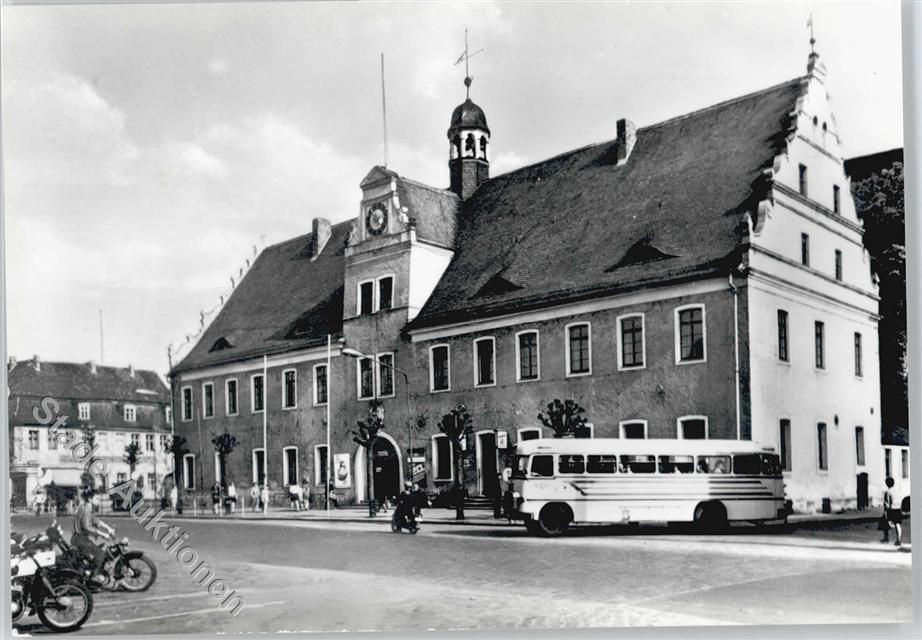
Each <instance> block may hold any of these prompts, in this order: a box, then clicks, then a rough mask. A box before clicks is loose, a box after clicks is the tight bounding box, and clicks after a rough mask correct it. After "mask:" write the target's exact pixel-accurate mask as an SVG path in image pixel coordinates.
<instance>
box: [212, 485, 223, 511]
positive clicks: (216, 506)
mask: <svg viewBox="0 0 922 640" xmlns="http://www.w3.org/2000/svg"><path fill="white" fill-rule="evenodd" d="M211 508H212V510H213V511H214V514H215V515H216V516H217V515H220V514H221V485H220V484H218V483H217V482H215V483H214V485H213V486H212V487H211Z"/></svg>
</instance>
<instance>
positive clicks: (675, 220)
mask: <svg viewBox="0 0 922 640" xmlns="http://www.w3.org/2000/svg"><path fill="white" fill-rule="evenodd" d="M825 80H826V72H825V68H824V66H823V64H822V63H821V62H820V61H819V56H818V55H817V54H815V53H813V54H811V55H810V57H809V60H808V65H807V73H806V75H804V76H801V77H797V78H794V79H793V80H790V81H788V82H783V83H781V84H778V85H776V86H773V87H769V88H767V89H764V90H762V91H758V92H756V93H752V94H750V95H746V96H742V97H739V98H736V99H734V100H729V101H727V102H723V103H721V104H717V105H714V106H712V107H708V108H706V109H702V110H700V111H695V112H693V113H689V114H687V115H683V116H681V117H677V118H673V119H671V120H668V121H666V122H662V123H659V124H655V125H651V126H648V127H643V128H639V129H638V128H636V127H635V126H634V125H633V124H632V123H631V122H630V121H629V120H618V121H617V122H615V121H613V122H612V134H613V136H614V137H613V139H612V140H610V141H608V142H603V143H601V144H594V145H590V146H587V147H583V148H581V149H576V150H572V151H566V152H564V153H561V154H560V155H558V156H555V157H553V158H551V159H549V160H545V161H543V162H539V163H536V164H533V165H531V166H527V167H524V168H522V169H518V170H516V171H512V172H510V173H506V174H504V175H500V176H495V177H494V176H491V175H490V156H491V154H492V153H493V149H492V146H491V142H490V136H491V131H490V128H489V126H488V125H487V117H486V114H485V112H484V110H482V109H481V108H480V107H479V106H477V105H476V104H474V103H473V102H472V101H471V100H470V99H469V98H468V99H467V100H465V102H464V103H463V104H461V105H460V106H458V107H457V108H456V109H455V110H454V112H453V113H452V115H451V119H450V125H449V128H448V132H447V139H446V145H447V149H448V157H449V159H448V175H447V176H446V177H447V178H448V183H449V185H450V186H449V188H441V187H433V186H428V185H424V184H420V183H419V182H415V181H413V180H411V179H408V178H405V177H403V176H401V175H399V174H398V173H397V172H395V171H393V170H391V169H388V168H383V167H374V168H373V169H371V171H369V173H368V174H367V175H366V176H365V177H364V179H362V180H361V190H362V197H361V202H360V203H357V204H358V211H357V215H356V217H355V218H354V219H352V220H349V221H347V222H343V223H340V224H336V225H331V224H330V222H328V221H327V220H324V219H316V220H314V222H313V228H312V230H311V232H310V233H307V234H306V235H303V236H300V237H296V238H292V239H290V240H288V241H285V242H282V243H280V244H277V245H274V246H272V247H269V248H267V249H265V250H264V251H263V252H262V253H261V255H260V256H259V257H258V259H257V260H256V262H255V264H254V265H253V266H252V268H251V269H250V270H249V272H248V273H247V275H246V276H245V278H244V279H243V281H242V282H240V284H239V285H238V286H237V288H236V290H235V291H234V293H233V295H232V296H231V297H230V299H229V300H228V301H227V303H226V304H225V305H224V307H223V309H222V310H221V311H220V313H219V315H218V316H217V317H216V318H215V320H214V321H213V322H212V323H211V325H210V326H208V327H207V329H206V330H205V331H204V333H203V334H202V336H201V337H200V339H199V340H198V342H197V344H196V345H195V346H194V347H193V348H192V349H191V351H190V352H189V353H188V354H187V355H186V356H185V357H184V359H182V361H181V362H179V363H178V364H177V365H176V366H175V367H174V368H173V370H172V372H171V380H172V392H173V403H174V408H175V411H176V416H177V420H176V430H177V433H178V434H180V435H183V436H184V437H186V438H187V440H188V442H189V443H190V445H191V447H190V448H191V449H192V453H190V454H189V455H188V456H187V458H186V460H185V461H184V465H183V468H184V471H185V473H184V476H185V477H184V482H185V484H186V488H187V489H188V490H193V491H199V490H201V488H202V487H201V486H200V484H201V483H202V482H204V484H206V485H211V484H212V483H213V482H214V480H215V478H217V477H219V473H218V470H217V469H216V466H217V462H216V460H217V456H216V454H215V452H214V449H213V447H212V446H211V445H210V444H209V443H210V441H211V438H212V437H213V435H216V434H220V433H224V432H227V433H230V434H232V435H234V436H235V437H236V438H237V439H238V440H239V441H240V445H239V446H238V447H237V449H236V450H234V452H233V453H232V454H231V455H229V456H228V457H227V461H226V465H227V468H226V469H225V471H226V472H227V474H228V477H229V478H230V479H233V480H234V482H235V483H236V485H237V487H238V491H239V489H240V488H241V487H246V486H248V485H249V484H251V483H253V482H257V481H259V480H261V479H262V478H263V477H264V478H265V480H266V481H267V482H268V483H269V485H270V487H271V488H280V487H284V486H285V485H287V484H290V483H292V482H296V481H300V480H302V479H304V478H307V479H308V480H309V482H310V483H311V485H312V487H313V488H314V491H315V492H320V491H322V489H321V488H322V487H323V486H324V481H325V480H326V479H327V474H328V467H327V462H326V461H327V453H330V454H331V456H330V458H331V459H332V460H333V462H332V465H333V469H332V474H330V475H331V479H333V480H334V481H335V482H336V485H337V487H338V489H337V493H338V495H339V497H340V499H341V501H342V500H343V499H345V500H349V501H351V500H359V501H361V500H364V499H366V496H365V477H364V474H365V465H364V462H363V461H364V455H365V454H364V451H363V450H362V448H361V447H360V446H358V445H357V444H355V443H354V442H353V439H352V438H353V434H352V432H353V430H355V429H356V422H357V421H358V420H362V419H366V418H367V416H368V411H369V405H370V403H371V402H372V401H378V402H380V403H381V405H382V407H383V416H384V424H385V430H384V433H383V437H382V438H380V439H379V443H378V445H376V451H375V452H374V454H375V456H374V459H375V464H374V473H375V487H376V493H379V494H380V495H384V494H389V493H396V492H397V491H398V490H399V489H398V487H399V484H400V482H401V480H402V478H404V477H408V476H409V475H410V474H409V472H408V468H407V465H408V464H410V461H411V460H412V464H413V467H414V474H415V477H416V478H417V479H418V480H424V481H425V483H426V485H427V487H428V489H429V491H431V492H434V491H438V490H440V489H443V488H445V487H447V486H448V485H449V484H450V483H451V482H452V480H453V473H454V470H453V469H452V465H451V462H450V461H451V452H450V448H449V447H450V445H449V443H448V441H447V439H446V438H445V437H444V436H442V435H440V432H439V430H438V428H437V423H438V421H439V419H440V417H441V416H442V415H444V414H445V413H447V412H448V411H449V410H450V409H451V408H453V407H455V406H456V405H458V404H459V403H463V404H465V405H466V407H467V408H468V410H469V412H470V414H471V416H472V419H473V432H472V433H471V435H470V436H469V437H468V438H467V442H466V443H465V447H464V448H465V456H464V460H465V463H464V466H463V468H464V471H465V478H464V482H465V484H466V485H467V487H468V490H469V491H470V493H471V494H472V495H491V494H492V493H493V492H495V490H496V486H497V479H496V478H497V472H498V471H500V470H499V469H498V468H497V467H498V456H497V445H500V446H502V445H503V443H504V442H505V443H507V444H508V445H514V444H515V442H517V441H520V440H522V439H527V438H533V437H550V436H551V434H550V433H549V432H548V431H547V430H542V427H541V424H540V422H539V421H538V420H537V414H538V413H539V412H540V411H542V410H544V408H545V406H546V405H547V403H548V402H550V401H552V400H554V399H555V398H559V399H562V400H564V399H573V400H575V401H576V402H578V403H579V404H580V405H582V406H583V407H584V408H585V409H586V414H585V415H586V416H587V418H588V421H589V423H590V425H589V427H588V428H587V429H586V430H585V432H584V433H582V434H581V435H582V436H586V437H597V438H600V437H601V438H678V439H701V438H708V439H723V440H734V439H740V440H754V441H757V442H759V443H762V444H764V445H766V446H772V447H774V448H775V449H776V450H778V451H779V452H780V454H781V458H782V464H783V468H784V476H785V480H786V486H787V493H788V496H789V497H790V498H791V499H792V500H793V501H794V504H795V508H797V509H800V510H818V509H820V508H822V506H823V502H824V499H828V501H829V502H828V503H827V506H828V507H831V508H833V509H837V508H840V507H847V506H863V505H865V504H868V499H869V497H870V499H871V500H872V501H874V500H878V499H879V495H880V493H881V491H882V484H883V477H882V473H883V466H882V458H883V454H882V451H881V447H880V442H881V440H880V429H881V425H880V388H879V380H878V378H879V375H878V374H879V366H878V332H877V322H878V315H877V313H878V297H877V288H876V285H875V282H874V276H873V274H872V272H871V268H870V260H869V258H868V255H867V253H866V252H865V250H864V248H863V245H862V233H863V231H862V225H861V223H860V221H859V219H858V217H857V215H856V213H855V206H854V203H853V201H852V197H851V194H850V189H849V178H848V176H847V175H846V174H845V171H844V168H843V158H842V151H841V149H842V147H841V143H840V140H839V136H838V130H837V127H836V122H835V119H834V117H833V114H832V111H831V108H830V102H829V98H828V95H827V89H826V84H825ZM357 179H358V177H357ZM355 352H360V353H362V354H367V355H368V356H372V358H365V359H362V358H357V357H350V354H351V356H355V355H356V353H355ZM264 365H265V370H264ZM388 365H389V366H388ZM391 367H394V368H396V370H397V371H395V370H394V369H393V368H391ZM264 371H265V372H264ZM403 374H405V377H404V375H403ZM328 416H329V420H330V423H329V426H330V438H331V439H330V442H331V451H329V452H328V451H327V448H326V446H327V418H328ZM420 417H425V418H426V420H425V424H424V425H422V426H420V420H419V418H420ZM264 419H265V428H266V444H267V446H266V448H265V449H264V448H263V427H264ZM201 434H204V435H201ZM410 441H412V444H411V442H410ZM199 442H204V443H205V444H204V450H203V451H202V450H199V445H198V443H199ZM411 447H412V451H411V450H410V449H411ZM202 479H203V480H202ZM206 488H207V486H206Z"/></svg>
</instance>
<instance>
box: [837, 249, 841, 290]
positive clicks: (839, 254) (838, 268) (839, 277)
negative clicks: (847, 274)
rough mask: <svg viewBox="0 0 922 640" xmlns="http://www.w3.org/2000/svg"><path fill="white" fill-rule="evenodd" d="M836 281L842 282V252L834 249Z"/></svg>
mask: <svg viewBox="0 0 922 640" xmlns="http://www.w3.org/2000/svg"><path fill="white" fill-rule="evenodd" d="M836 280H838V281H839V282H841V281H842V252H841V251H839V250H838V249H836Z"/></svg>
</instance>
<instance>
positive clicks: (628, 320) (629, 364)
mask: <svg viewBox="0 0 922 640" xmlns="http://www.w3.org/2000/svg"><path fill="white" fill-rule="evenodd" d="M618 331H619V333H620V334H621V335H620V338H619V342H618V346H619V347H620V350H621V354H620V355H621V357H620V362H619V368H621V369H632V368H635V367H642V366H643V365H644V336H643V316H642V315H636V316H627V317H625V318H621V319H619V321H618Z"/></svg>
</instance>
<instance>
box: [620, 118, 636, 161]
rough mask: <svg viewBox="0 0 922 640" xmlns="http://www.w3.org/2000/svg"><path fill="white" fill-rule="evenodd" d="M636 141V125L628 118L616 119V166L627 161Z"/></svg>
mask: <svg viewBox="0 0 922 640" xmlns="http://www.w3.org/2000/svg"><path fill="white" fill-rule="evenodd" d="M635 142H637V127H636V126H635V125H634V123H633V122H631V121H630V120H626V119H624V118H621V119H620V120H618V166H619V167H620V166H621V165H623V164H624V163H625V162H627V159H628V157H629V156H630V155H631V151H632V150H633V149H634V143H635Z"/></svg>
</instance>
